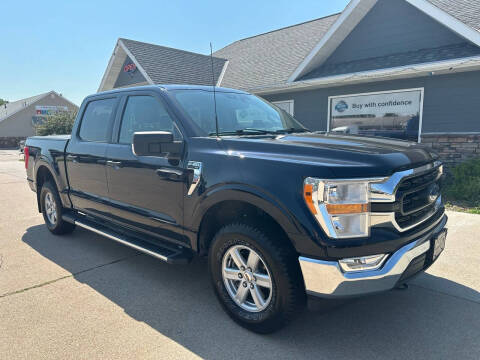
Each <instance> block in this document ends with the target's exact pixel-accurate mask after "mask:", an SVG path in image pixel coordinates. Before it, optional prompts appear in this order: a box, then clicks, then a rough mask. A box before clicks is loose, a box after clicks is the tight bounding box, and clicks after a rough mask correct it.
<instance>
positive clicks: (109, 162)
mask: <svg viewBox="0 0 480 360" xmlns="http://www.w3.org/2000/svg"><path fill="white" fill-rule="evenodd" d="M107 166H111V167H113V168H114V169H118V168H121V167H122V162H121V161H112V160H107Z"/></svg>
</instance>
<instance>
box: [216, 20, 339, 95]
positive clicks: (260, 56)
mask: <svg viewBox="0 0 480 360" xmlns="http://www.w3.org/2000/svg"><path fill="white" fill-rule="evenodd" d="M338 16H339V14H334V15H330V16H327V17H323V18H319V19H315V20H311V21H307V22H304V23H301V24H297V25H293V26H289V27H286V28H282V29H278V30H274V31H271V32H267V33H264V34H260V35H256V36H252V37H249V38H246V39H242V40H238V41H235V42H234V43H232V44H230V45H228V46H226V47H224V48H223V49H220V50H218V51H216V52H215V53H214V55H215V56H218V57H221V58H225V59H228V61H229V62H228V67H227V71H226V72H225V75H224V77H223V80H222V82H221V85H222V86H226V87H234V88H238V89H244V90H246V89H253V88H258V87H262V86H269V85H274V84H285V83H286V81H287V79H288V76H289V75H290V74H291V73H292V72H293V71H294V70H295V68H296V67H297V66H298V65H299V64H300V62H301V61H302V60H303V59H304V58H305V56H306V55H307V54H308V53H309V52H310V51H311V50H312V49H313V47H314V46H315V44H316V43H318V41H319V40H320V39H321V38H322V37H323V36H324V35H325V33H326V32H327V30H328V29H329V28H330V26H331V25H332V24H333V23H334V22H335V20H336V19H337V18H338Z"/></svg>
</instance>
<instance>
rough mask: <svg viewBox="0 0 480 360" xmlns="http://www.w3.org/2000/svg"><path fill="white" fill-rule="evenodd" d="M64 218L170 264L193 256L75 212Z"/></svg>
mask: <svg viewBox="0 0 480 360" xmlns="http://www.w3.org/2000/svg"><path fill="white" fill-rule="evenodd" d="M62 219H63V220H65V221H67V222H69V223H72V224H75V225H77V226H80V227H82V228H84V229H87V230H90V231H93V232H94V233H97V234H99V235H102V236H104V237H106V238H109V239H110V240H114V241H116V242H118V243H120V244H123V245H126V246H128V247H131V248H132V249H135V250H138V251H141V252H143V253H145V254H148V255H150V256H153V257H155V258H157V259H160V260H163V261H165V262H166V263H169V264H187V263H189V262H190V260H191V258H192V253H191V252H189V251H188V250H186V249H183V248H181V247H176V246H175V245H171V246H160V245H155V244H152V243H150V242H147V241H144V240H141V239H137V238H135V237H132V236H128V235H124V234H120V233H117V232H115V231H113V230H111V229H109V228H107V227H106V226H103V225H101V224H98V223H96V222H94V221H91V220H89V219H87V218H85V217H82V218H81V219H78V218H77V217H76V216H75V215H74V214H65V215H63V216H62Z"/></svg>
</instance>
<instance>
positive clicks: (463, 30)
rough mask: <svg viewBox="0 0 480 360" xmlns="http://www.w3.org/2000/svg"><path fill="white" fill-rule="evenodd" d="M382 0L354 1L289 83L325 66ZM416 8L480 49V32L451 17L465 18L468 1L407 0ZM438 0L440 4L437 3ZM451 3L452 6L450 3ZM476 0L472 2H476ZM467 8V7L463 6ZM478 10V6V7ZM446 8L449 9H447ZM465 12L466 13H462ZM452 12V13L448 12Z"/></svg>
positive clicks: (295, 72)
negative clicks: (460, 15) (379, 0)
mask: <svg viewBox="0 0 480 360" xmlns="http://www.w3.org/2000/svg"><path fill="white" fill-rule="evenodd" d="M377 1H378V0H352V1H350V3H349V4H348V5H347V7H346V8H345V10H344V11H343V12H342V13H341V15H340V16H339V17H338V19H337V20H336V21H335V23H334V24H333V25H332V26H331V27H330V29H329V30H328V32H327V33H326V34H325V36H324V37H323V38H322V39H321V40H320V41H319V42H318V43H317V44H316V45H315V47H314V48H313V50H312V51H311V52H310V53H309V54H308V55H307V56H306V57H305V59H304V60H303V61H302V63H301V64H300V65H299V66H298V67H297V68H296V69H295V71H294V72H293V73H292V75H291V76H290V78H289V79H288V82H289V83H293V82H295V81H296V80H297V79H299V78H301V77H303V76H304V75H306V74H307V73H309V72H311V71H312V70H314V69H315V68H317V67H319V66H321V65H322V64H323V63H324V62H325V61H326V60H327V59H328V57H329V56H330V55H331V54H332V53H333V51H334V50H335V49H336V48H337V47H338V46H339V45H340V44H341V43H342V41H343V40H345V38H346V37H347V36H348V35H349V34H350V32H351V31H352V30H353V29H354V28H355V27H356V26H357V25H358V23H359V22H360V21H361V20H362V19H363V18H364V17H365V15H366V14H367V13H368V12H369V11H370V10H371V9H372V8H373V6H374V5H375V4H376V3H377ZM404 1H406V2H407V3H409V4H410V5H413V6H414V7H416V8H417V9H419V10H420V11H422V12H424V13H425V14H427V15H428V16H430V17H433V18H434V19H435V20H436V21H438V22H439V23H441V24H442V25H444V26H446V27H447V28H449V29H450V30H451V31H453V32H455V33H457V34H458V35H460V36H461V37H463V38H464V39H465V40H467V41H470V42H471V43H473V44H475V45H477V46H480V33H479V32H478V31H477V30H476V29H474V28H472V27H471V26H469V25H468V24H465V23H464V22H462V21H461V20H459V19H458V18H457V17H455V16H453V15H451V14H452V13H453V14H457V16H459V15H458V14H463V16H464V17H465V13H466V10H465V9H466V3H467V0H461V2H458V1H453V0H404ZM433 1H438V2H439V3H438V5H441V6H442V8H440V7H438V6H437V5H434V4H433ZM447 1H448V3H447ZM473 1H474V0H472V2H473ZM459 4H460V5H463V7H461V6H459ZM474 7H475V8H476V7H477V6H476V5H475V6H474ZM444 9H445V10H444ZM459 9H462V10H459ZM447 11H448V12H447Z"/></svg>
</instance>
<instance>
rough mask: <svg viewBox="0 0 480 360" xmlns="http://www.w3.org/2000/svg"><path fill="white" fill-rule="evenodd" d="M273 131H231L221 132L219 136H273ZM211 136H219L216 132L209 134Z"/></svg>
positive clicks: (250, 129)
mask: <svg viewBox="0 0 480 360" xmlns="http://www.w3.org/2000/svg"><path fill="white" fill-rule="evenodd" d="M271 133H272V131H267V130H262V129H253V128H245V129H239V130H229V131H219V132H218V135H252V134H260V135H264V134H271ZM208 135H209V136H212V135H217V133H216V132H211V133H209V134H208Z"/></svg>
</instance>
